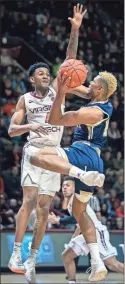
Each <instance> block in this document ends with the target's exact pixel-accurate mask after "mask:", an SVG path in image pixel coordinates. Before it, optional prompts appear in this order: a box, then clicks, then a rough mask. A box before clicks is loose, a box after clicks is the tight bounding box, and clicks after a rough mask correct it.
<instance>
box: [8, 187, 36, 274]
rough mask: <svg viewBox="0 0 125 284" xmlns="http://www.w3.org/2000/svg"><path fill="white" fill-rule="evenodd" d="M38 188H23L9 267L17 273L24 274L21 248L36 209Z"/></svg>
mask: <svg viewBox="0 0 125 284" xmlns="http://www.w3.org/2000/svg"><path fill="white" fill-rule="evenodd" d="M37 196H38V188H37V187H30V186H26V187H24V188H23V203H22V206H21V207H20V209H19V212H18V214H17V216H16V234H15V242H14V248H13V253H12V256H11V258H10V261H9V265H8V267H9V268H10V269H11V271H13V272H15V273H24V267H23V265H22V258H21V247H22V240H23V237H24V234H25V231H26V228H27V225H28V221H29V217H30V214H31V212H32V210H33V209H34V208H35V207H36V203H37Z"/></svg>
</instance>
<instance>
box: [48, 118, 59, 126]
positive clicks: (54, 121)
mask: <svg viewBox="0 0 125 284" xmlns="http://www.w3.org/2000/svg"><path fill="white" fill-rule="evenodd" d="M48 123H49V124H52V125H60V120H57V119H55V118H53V117H49V119H48Z"/></svg>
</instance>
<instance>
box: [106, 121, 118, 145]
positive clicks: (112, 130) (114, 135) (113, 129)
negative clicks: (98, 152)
mask: <svg viewBox="0 0 125 284" xmlns="http://www.w3.org/2000/svg"><path fill="white" fill-rule="evenodd" d="M108 137H109V145H111V146H112V147H113V148H116V149H118V146H119V141H120V138H121V134H120V131H119V130H118V124H117V122H116V121H111V123H110V126H109V130H108Z"/></svg>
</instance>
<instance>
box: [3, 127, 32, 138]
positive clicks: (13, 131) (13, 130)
mask: <svg viewBox="0 0 125 284" xmlns="http://www.w3.org/2000/svg"><path fill="white" fill-rule="evenodd" d="M29 131H30V124H24V125H17V124H13V125H10V127H9V129H8V134H9V136H10V137H14V136H20V135H22V134H24V133H26V132H29Z"/></svg>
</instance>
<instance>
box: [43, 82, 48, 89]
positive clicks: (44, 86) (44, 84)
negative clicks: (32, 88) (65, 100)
mask: <svg viewBox="0 0 125 284" xmlns="http://www.w3.org/2000/svg"><path fill="white" fill-rule="evenodd" d="M41 87H42V88H44V89H47V88H48V87H49V83H42V84H41Z"/></svg>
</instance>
